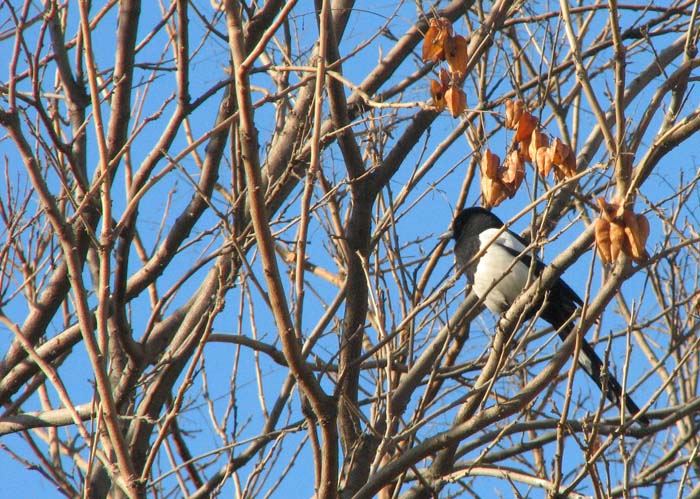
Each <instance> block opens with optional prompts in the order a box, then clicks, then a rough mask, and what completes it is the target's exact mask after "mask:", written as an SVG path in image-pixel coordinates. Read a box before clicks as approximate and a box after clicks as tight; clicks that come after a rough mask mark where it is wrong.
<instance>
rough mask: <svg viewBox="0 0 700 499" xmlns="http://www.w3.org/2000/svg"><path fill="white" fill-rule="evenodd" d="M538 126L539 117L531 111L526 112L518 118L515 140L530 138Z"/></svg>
mask: <svg viewBox="0 0 700 499" xmlns="http://www.w3.org/2000/svg"><path fill="white" fill-rule="evenodd" d="M536 127H537V118H535V117H534V116H533V115H532V114H530V113H529V112H527V111H526V112H524V113H523V114H522V115H520V119H519V120H518V130H517V131H516V132H515V140H516V141H518V142H520V141H523V140H528V139H529V138H530V135H532V131H533V130H534V129H535V128H536Z"/></svg>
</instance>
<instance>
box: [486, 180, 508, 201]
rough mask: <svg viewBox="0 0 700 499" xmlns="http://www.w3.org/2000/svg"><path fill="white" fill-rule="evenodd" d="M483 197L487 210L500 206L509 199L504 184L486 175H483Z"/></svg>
mask: <svg viewBox="0 0 700 499" xmlns="http://www.w3.org/2000/svg"><path fill="white" fill-rule="evenodd" d="M481 195H482V197H483V203H484V206H485V207H487V208H492V207H494V206H498V205H499V204H501V203H502V202H503V200H504V199H506V198H507V197H508V196H507V195H506V193H505V191H504V189H503V184H501V182H500V181H499V180H493V179H490V178H489V177H487V176H486V175H481Z"/></svg>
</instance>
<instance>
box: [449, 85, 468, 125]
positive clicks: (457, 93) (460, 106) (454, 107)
mask: <svg viewBox="0 0 700 499" xmlns="http://www.w3.org/2000/svg"><path fill="white" fill-rule="evenodd" d="M445 102H447V109H449V110H450V113H451V114H452V117H453V118H455V117H457V116H459V115H460V114H462V113H463V112H464V110H465V109H466V108H467V96H466V94H465V93H464V91H463V90H462V89H461V88H459V87H456V86H454V85H452V86H451V87H450V88H448V89H447V92H445Z"/></svg>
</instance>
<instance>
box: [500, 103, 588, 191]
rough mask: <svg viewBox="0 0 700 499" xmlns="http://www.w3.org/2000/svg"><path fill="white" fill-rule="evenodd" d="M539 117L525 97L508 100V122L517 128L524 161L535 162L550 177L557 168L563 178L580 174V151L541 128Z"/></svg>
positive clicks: (541, 171) (513, 127)
mask: <svg viewBox="0 0 700 499" xmlns="http://www.w3.org/2000/svg"><path fill="white" fill-rule="evenodd" d="M537 124H538V120H537V118H535V117H534V116H533V115H532V113H530V112H529V111H528V110H527V108H526V107H525V103H524V102H523V101H521V100H515V101H514V100H511V99H508V100H506V120H505V126H506V128H509V129H511V130H515V141H516V142H517V143H518V150H519V151H520V156H521V158H522V160H523V161H527V162H528V163H532V164H533V165H534V166H536V167H537V172H538V173H539V174H540V175H541V176H543V177H546V176H547V175H549V172H550V171H552V170H554V178H555V179H556V180H557V181H558V182H559V181H561V180H564V179H565V178H569V177H573V176H574V175H575V174H576V154H575V153H574V151H573V150H572V149H571V146H569V145H568V144H565V143H564V142H562V141H561V140H559V139H557V138H554V139H553V140H552V141H551V143H550V140H549V137H547V135H546V134H545V133H543V132H541V131H540V130H538V129H537Z"/></svg>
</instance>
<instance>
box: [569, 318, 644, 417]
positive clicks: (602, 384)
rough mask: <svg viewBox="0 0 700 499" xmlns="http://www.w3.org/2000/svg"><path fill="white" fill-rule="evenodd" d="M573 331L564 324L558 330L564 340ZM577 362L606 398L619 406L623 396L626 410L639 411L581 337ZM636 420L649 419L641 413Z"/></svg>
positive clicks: (632, 412)
mask: <svg viewBox="0 0 700 499" xmlns="http://www.w3.org/2000/svg"><path fill="white" fill-rule="evenodd" d="M571 331H573V326H572V325H569V326H565V327H564V328H563V329H560V330H559V336H560V337H561V338H562V340H565V339H566V337H567V336H568V335H569V333H570V332H571ZM578 363H579V365H580V366H581V367H582V368H583V370H584V371H586V374H588V376H589V377H590V378H591V379H592V380H593V381H594V382H595V384H596V385H598V387H599V388H600V391H601V392H602V393H604V394H605V396H606V397H607V399H608V400H609V401H610V402H612V403H613V404H615V405H616V406H618V407H620V400H621V399H622V397H623V396H624V397H625V407H626V408H627V411H628V412H629V413H630V414H631V415H632V416H636V415H637V414H638V413H639V406H638V405H637V404H636V403H635V402H634V400H632V397H630V396H629V395H627V394H626V393H624V392H623V390H622V386H621V385H620V382H619V381H618V380H617V378H616V377H615V376H614V375H613V374H612V373H611V372H610V371H609V370H608V368H607V367H606V366H605V365H604V364H603V361H602V360H601V359H600V357H599V356H598V354H597V353H596V352H595V350H594V349H593V347H592V346H591V344H590V343H588V342H587V341H586V340H585V339H583V341H582V343H581V351H580V352H579V356H578ZM637 421H639V422H640V423H641V424H642V425H644V426H648V425H649V424H650V423H649V419H648V418H647V417H646V416H645V415H644V414H641V415H640V416H639V417H638V418H637Z"/></svg>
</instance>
